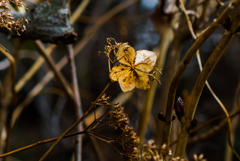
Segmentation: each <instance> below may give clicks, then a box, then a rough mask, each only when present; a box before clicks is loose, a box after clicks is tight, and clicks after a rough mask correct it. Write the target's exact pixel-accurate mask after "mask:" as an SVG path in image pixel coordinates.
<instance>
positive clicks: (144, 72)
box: [109, 43, 157, 92]
mask: <svg viewBox="0 0 240 161" xmlns="http://www.w3.org/2000/svg"><path fill="white" fill-rule="evenodd" d="M116 59H117V60H118V62H120V65H115V66H114V67H113V68H112V70H111V71H110V75H109V77H110V78H111V79H112V80H113V81H118V82H119V85H120V87H121V89H122V91H123V92H127V91H131V90H132V89H134V88H135V87H137V88H139V89H143V90H146V89H149V88H150V83H149V78H148V73H149V72H151V71H152V70H153V68H154V65H155V63H156V60H157V56H156V54H155V53H154V52H152V51H148V50H139V51H137V52H135V50H134V48H133V47H131V46H130V45H128V44H127V43H122V44H119V49H118V52H117V53H116Z"/></svg>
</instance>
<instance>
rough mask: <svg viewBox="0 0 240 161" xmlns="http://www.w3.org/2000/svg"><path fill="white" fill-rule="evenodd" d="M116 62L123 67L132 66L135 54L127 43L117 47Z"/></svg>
mask: <svg viewBox="0 0 240 161" xmlns="http://www.w3.org/2000/svg"><path fill="white" fill-rule="evenodd" d="M116 56H117V60H118V61H119V62H120V63H122V64H125V65H128V66H132V65H133V62H134V59H135V56H136V53H135V50H134V48H132V47H131V46H130V45H128V44H127V43H123V44H120V45H119V49H118V52H117V54H116Z"/></svg>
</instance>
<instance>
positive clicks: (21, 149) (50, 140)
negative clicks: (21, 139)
mask: <svg viewBox="0 0 240 161" xmlns="http://www.w3.org/2000/svg"><path fill="white" fill-rule="evenodd" d="M85 133H86V132H85V131H80V132H74V133H71V134H68V135H66V136H65V137H64V138H67V137H71V136H74V135H79V134H85ZM57 139H58V137H56V138H52V139H47V140H42V141H38V142H36V143H33V144H30V145H27V146H24V147H21V148H19V149H16V150H13V151H10V152H7V153H4V154H1V155H0V158H4V157H6V156H9V155H13V154H15V153H18V152H21V151H24V150H27V149H30V148H33V147H36V146H38V145H42V144H46V143H50V142H53V141H55V140H57Z"/></svg>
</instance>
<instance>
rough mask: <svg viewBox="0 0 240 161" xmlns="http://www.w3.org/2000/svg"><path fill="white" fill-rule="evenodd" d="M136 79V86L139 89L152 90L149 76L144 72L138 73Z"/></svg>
mask: <svg viewBox="0 0 240 161" xmlns="http://www.w3.org/2000/svg"><path fill="white" fill-rule="evenodd" d="M135 72H136V73H135V74H136V79H135V86H136V87H137V88H139V89H143V90H146V89H149V88H150V82H149V78H148V75H147V74H146V73H144V72H140V71H136V70H135Z"/></svg>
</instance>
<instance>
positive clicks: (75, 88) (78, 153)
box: [67, 45, 83, 161]
mask: <svg viewBox="0 0 240 161" xmlns="http://www.w3.org/2000/svg"><path fill="white" fill-rule="evenodd" d="M67 48H68V54H69V62H70V68H71V71H70V73H71V77H72V85H73V93H74V98H75V101H76V105H75V111H76V117H77V119H78V118H81V117H82V115H83V112H82V104H81V100H80V93H79V88H78V81H77V72H76V65H75V62H74V53H73V46H72V45H67ZM82 126H83V124H82V122H81V123H79V124H78V125H77V129H76V130H77V131H82V129H83V127H82ZM75 144H76V145H75V146H76V152H75V160H76V161H81V160H82V136H81V135H78V136H76V143H75Z"/></svg>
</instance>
